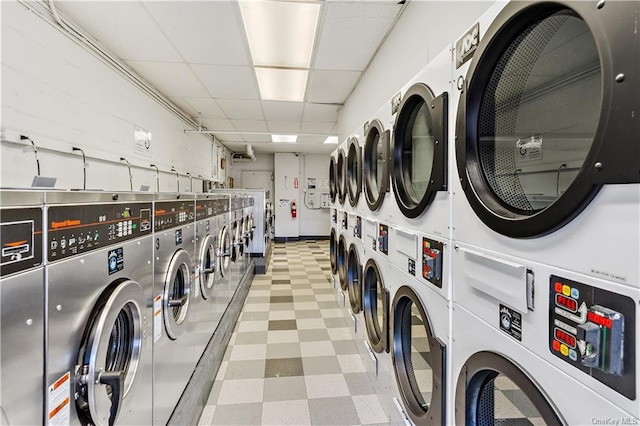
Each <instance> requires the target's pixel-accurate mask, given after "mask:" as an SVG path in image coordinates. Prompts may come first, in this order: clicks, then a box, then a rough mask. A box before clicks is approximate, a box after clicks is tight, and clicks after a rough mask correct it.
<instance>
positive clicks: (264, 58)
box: [239, 0, 320, 68]
mask: <svg viewBox="0 0 640 426" xmlns="http://www.w3.org/2000/svg"><path fill="white" fill-rule="evenodd" d="M239 3H240V11H241V12H242V19H243V21H244V28H245V31H246V32H247V39H248V40H249V48H250V49H251V57H252V58H253V64H254V65H255V66H278V67H296V68H309V64H310V63H311V54H312V52H313V44H314V42H315V37H316V27H317V25H318V16H319V15H320V4H317V3H299V2H293V1H265V0H240V2H239Z"/></svg>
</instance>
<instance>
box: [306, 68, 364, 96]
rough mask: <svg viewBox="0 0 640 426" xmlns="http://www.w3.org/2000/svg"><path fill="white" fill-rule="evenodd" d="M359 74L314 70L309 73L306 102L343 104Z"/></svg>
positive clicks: (355, 72) (358, 72) (354, 72)
mask: <svg viewBox="0 0 640 426" xmlns="http://www.w3.org/2000/svg"><path fill="white" fill-rule="evenodd" d="M360 74H361V73H360V71H327V70H315V71H313V72H312V73H311V77H310V83H309V90H308V92H307V100H308V101H309V102H326V103H337V104H343V103H344V101H345V100H346V99H347V97H348V96H349V94H350V93H351V91H352V90H353V88H354V87H355V85H356V82H357V81H358V78H359V77H360Z"/></svg>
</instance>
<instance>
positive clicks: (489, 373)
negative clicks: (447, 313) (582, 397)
mask: <svg viewBox="0 0 640 426" xmlns="http://www.w3.org/2000/svg"><path fill="white" fill-rule="evenodd" d="M529 373H530V374H535V373H536V372H534V371H530V372H529ZM455 392H456V393H455V404H456V410H455V412H456V421H455V423H456V424H460V425H472V426H489V425H500V424H502V425H506V424H514V425H515V424H546V425H561V424H565V422H563V421H561V419H560V418H559V417H558V415H557V414H556V412H555V410H554V409H553V407H552V406H551V403H550V402H549V401H548V400H547V398H546V397H545V396H544V395H543V394H542V392H541V391H540V390H539V389H538V387H537V386H536V385H535V383H533V382H532V381H531V379H530V378H529V376H528V375H527V374H525V373H524V372H523V371H522V370H520V368H518V367H517V366H516V365H514V364H513V363H512V362H511V361H509V360H507V359H506V358H503V357H502V356H500V355H498V354H496V353H493V352H478V353H476V354H474V355H472V356H471V357H470V358H469V359H468V360H467V362H466V363H465V368H464V369H463V370H462V372H461V374H460V377H458V383H457V386H456V391H455ZM585 409H586V410H588V408H587V407H585Z"/></svg>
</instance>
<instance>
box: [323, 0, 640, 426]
mask: <svg viewBox="0 0 640 426" xmlns="http://www.w3.org/2000/svg"><path fill="white" fill-rule="evenodd" d="M638 16H640V4H639V3H638V2H607V1H598V2H596V1H584V2H563V1H551V2H546V1H545V2H542V1H513V2H499V3H496V4H494V5H493V6H492V7H491V8H490V9H488V11H487V12H486V13H485V14H484V15H482V17H481V18H480V19H479V21H478V22H477V23H476V24H475V25H474V26H473V27H472V28H471V29H470V30H469V31H468V32H467V33H465V34H464V35H462V36H461V37H460V39H458V40H457V41H456V43H455V44H452V45H451V46H450V48H448V49H445V50H444V51H443V52H442V53H441V54H439V55H437V56H435V57H434V58H433V59H432V60H431V61H430V62H429V64H428V65H427V66H425V68H423V69H422V70H421V71H420V72H419V73H418V74H417V75H416V76H414V77H413V78H412V79H411V80H410V81H409V82H407V84H405V85H404V86H403V87H402V88H401V89H400V92H399V93H398V94H397V95H396V96H395V97H394V98H393V99H392V100H391V101H390V102H389V103H388V104H385V105H384V106H382V107H381V108H380V109H379V111H378V112H377V113H375V114H373V115H372V116H371V117H370V120H369V121H368V122H367V123H366V124H364V128H363V129H362V130H357V131H355V132H354V134H356V135H357V134H360V133H362V134H364V137H363V138H359V137H358V136H353V137H351V138H349V139H348V140H347V141H345V142H343V143H342V144H341V145H339V147H338V149H336V151H335V152H334V153H332V157H331V160H330V190H331V197H332V201H333V203H334V205H333V208H332V212H331V241H330V244H331V250H330V252H331V261H332V266H333V271H334V273H336V274H337V282H339V284H340V287H341V290H339V292H338V302H339V303H342V301H344V305H345V308H347V309H349V310H350V311H351V314H352V316H353V321H354V327H353V337H354V339H356V343H357V346H358V347H359V348H361V353H362V356H363V359H364V361H365V364H367V365H368V366H369V367H370V368H369V372H370V378H371V381H372V383H373V384H374V387H375V388H376V390H377V391H378V393H379V396H380V399H381V402H382V403H383V405H384V406H385V408H389V410H388V411H387V413H396V414H397V413H398V412H400V413H401V414H400V415H399V418H405V420H406V421H407V422H413V423H415V424H473V425H475V424H478V425H493V424H606V422H619V423H618V424H620V423H622V424H624V423H625V422H626V423H627V424H637V423H640V401H639V400H638V391H639V389H640V377H639V375H638V369H639V367H640V363H639V360H638V353H639V350H638V349H639V344H640V343H639V342H638V340H639V339H638V332H637V330H638V329H640V328H639V322H640V318H639V316H638V313H637V309H638V304H639V303H640V268H639V267H638V259H639V258H640V190H639V188H640V186H639V185H638V184H639V183H640V173H639V172H640V115H639V114H638V111H640V96H638V93H640V37H638V33H637V23H638ZM361 192H362V195H360V193H361ZM359 324H363V325H364V327H359V326H358V325H359ZM387 352H388V354H387ZM394 406H395V407H397V408H398V409H396V408H395V407H394ZM391 415H392V416H393V415H395V414H391Z"/></svg>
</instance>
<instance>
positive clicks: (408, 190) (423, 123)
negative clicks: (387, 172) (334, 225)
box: [393, 84, 446, 218]
mask: <svg viewBox="0 0 640 426" xmlns="http://www.w3.org/2000/svg"><path fill="white" fill-rule="evenodd" d="M445 100H446V96H445V97H439V98H435V97H434V96H433V93H432V92H431V90H430V89H429V88H428V87H427V86H425V85H424V84H416V85H413V86H411V87H410V88H409V89H408V90H407V92H406V93H405V95H404V98H403V99H402V103H401V104H400V108H399V112H398V115H397V117H396V122H395V126H394V138H395V141H394V145H393V183H394V187H395V191H394V195H395V197H396V201H397V202H398V207H399V208H400V210H401V211H402V213H403V214H404V215H405V216H406V217H409V218H415V217H418V216H419V215H420V214H422V212H423V211H424V210H425V208H426V207H427V206H428V205H429V204H430V203H431V202H432V201H433V198H434V197H435V195H436V192H437V191H442V190H445V189H446V188H445V184H446V176H445V174H446V164H445V163H446V148H445V147H446V119H445V117H446V102H444V101H445Z"/></svg>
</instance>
